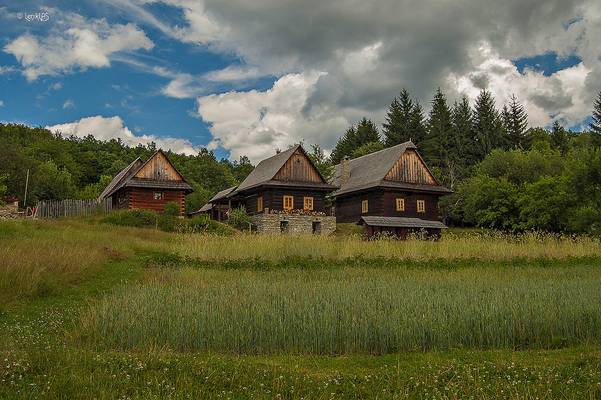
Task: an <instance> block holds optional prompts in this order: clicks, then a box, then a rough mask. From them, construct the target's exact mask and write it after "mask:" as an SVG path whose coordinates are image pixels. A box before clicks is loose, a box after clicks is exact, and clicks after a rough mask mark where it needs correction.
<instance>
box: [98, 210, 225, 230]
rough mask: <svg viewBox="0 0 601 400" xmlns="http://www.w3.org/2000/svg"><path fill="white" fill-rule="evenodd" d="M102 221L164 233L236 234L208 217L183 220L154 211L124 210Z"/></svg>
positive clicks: (201, 216) (200, 216)
mask: <svg viewBox="0 0 601 400" xmlns="http://www.w3.org/2000/svg"><path fill="white" fill-rule="evenodd" d="M102 221H103V222H105V223H109V224H113V225H120V226H133V227H137V228H155V227H156V228H158V229H160V230H162V231H165V232H178V233H212V234H216V235H231V234H233V233H235V232H236V230H235V229H234V228H232V227H230V226H228V225H225V224H222V223H220V222H217V221H213V220H212V219H210V218H209V216H208V215H198V216H196V217H194V218H189V219H184V218H178V217H176V216H173V215H168V214H167V213H163V214H159V213H156V212H154V211H147V210H124V211H116V212H114V213H112V214H111V215H109V216H107V217H105V218H104V219H103V220H102Z"/></svg>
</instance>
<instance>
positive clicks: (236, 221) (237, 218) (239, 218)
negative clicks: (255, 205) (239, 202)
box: [227, 207, 252, 231]
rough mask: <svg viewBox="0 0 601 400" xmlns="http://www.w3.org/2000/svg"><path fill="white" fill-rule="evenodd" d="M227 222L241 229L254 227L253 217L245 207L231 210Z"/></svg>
mask: <svg viewBox="0 0 601 400" xmlns="http://www.w3.org/2000/svg"><path fill="white" fill-rule="evenodd" d="M227 223H228V224H229V225H231V226H233V227H234V228H236V229H239V230H241V231H244V230H249V229H250V228H251V227H252V219H251V218H250V216H249V215H248V214H247V213H246V210H245V209H244V207H239V208H236V209H233V210H231V211H230V215H229V218H228V220H227Z"/></svg>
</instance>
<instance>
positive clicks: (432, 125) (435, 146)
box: [421, 88, 453, 169]
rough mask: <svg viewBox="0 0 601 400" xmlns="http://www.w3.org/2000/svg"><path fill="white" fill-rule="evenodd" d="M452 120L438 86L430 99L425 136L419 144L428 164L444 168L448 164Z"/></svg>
mask: <svg viewBox="0 0 601 400" xmlns="http://www.w3.org/2000/svg"><path fill="white" fill-rule="evenodd" d="M452 131H453V122H452V116H451V110H450V108H449V106H448V105H447V99H446V97H445V95H444V93H443V92H442V90H440V88H438V90H437V91H436V94H435V95H434V99H433V100H432V109H431V110H430V115H429V118H428V122H427V133H426V138H425V139H424V141H423V144H422V146H421V149H422V154H423V155H424V157H425V158H426V159H427V160H428V161H429V163H430V165H431V166H433V167H437V168H440V169H444V168H446V167H448V165H449V159H448V155H449V153H448V150H449V146H450V141H451V138H452V136H453V132H452Z"/></svg>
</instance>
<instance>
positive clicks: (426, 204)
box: [332, 141, 451, 238]
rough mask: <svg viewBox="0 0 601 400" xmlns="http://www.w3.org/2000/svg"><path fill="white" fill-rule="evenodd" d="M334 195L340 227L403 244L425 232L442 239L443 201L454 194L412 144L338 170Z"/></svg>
mask: <svg viewBox="0 0 601 400" xmlns="http://www.w3.org/2000/svg"><path fill="white" fill-rule="evenodd" d="M332 183H333V184H334V185H336V186H339V187H340V189H339V190H337V191H336V192H334V193H333V194H332V196H333V204H334V210H335V214H336V222H339V223H340V222H354V223H358V224H361V225H363V226H364V227H365V228H364V229H365V233H366V234H367V235H369V236H371V235H374V234H377V233H381V232H387V233H390V234H393V235H395V236H398V237H400V238H404V237H405V236H406V235H407V234H408V233H409V232H411V231H413V230H421V229H425V230H426V231H427V232H428V233H429V234H431V235H433V236H437V235H439V234H440V230H441V229H443V228H446V226H445V225H444V224H443V223H442V222H441V221H440V216H439V212H438V199H439V198H440V196H442V195H445V194H449V193H451V191H450V190H449V189H447V188H445V187H443V186H442V185H440V184H439V182H438V181H437V180H436V178H435V177H434V175H433V174H432V172H431V171H430V170H429V169H428V167H427V166H426V164H425V162H424V160H423V159H422V157H421V156H420V155H419V153H418V152H417V147H416V146H415V145H414V144H413V143H412V142H411V141H409V142H406V143H402V144H399V145H396V146H393V147H389V148H386V149H384V150H380V151H378V152H375V153H371V154H368V155H365V156H362V157H358V158H355V159H352V160H348V159H346V160H343V161H342V162H341V163H340V164H338V165H336V167H335V176H334V179H333V180H332Z"/></svg>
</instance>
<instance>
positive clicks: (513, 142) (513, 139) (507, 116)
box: [502, 95, 528, 149]
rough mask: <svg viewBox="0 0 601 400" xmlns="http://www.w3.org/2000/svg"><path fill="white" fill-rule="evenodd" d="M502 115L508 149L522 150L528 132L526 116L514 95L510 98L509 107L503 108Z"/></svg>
mask: <svg viewBox="0 0 601 400" xmlns="http://www.w3.org/2000/svg"><path fill="white" fill-rule="evenodd" d="M502 115H503V123H504V125H505V129H506V130H507V141H508V145H509V147H512V148H518V149H523V148H524V147H525V141H526V131H527V130H528V114H526V110H525V109H524V106H523V105H521V104H520V103H519V102H518V100H517V98H516V97H515V95H512V96H511V102H510V103H509V107H507V106H504V107H503V113H502Z"/></svg>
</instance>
